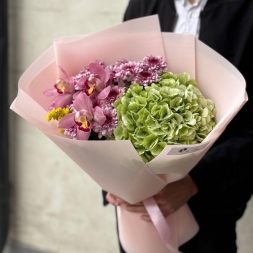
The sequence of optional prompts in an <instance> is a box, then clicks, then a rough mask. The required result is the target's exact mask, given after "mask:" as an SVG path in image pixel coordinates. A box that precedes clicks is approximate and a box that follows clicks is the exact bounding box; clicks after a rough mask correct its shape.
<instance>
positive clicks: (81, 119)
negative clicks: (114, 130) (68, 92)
mask: <svg viewBox="0 0 253 253" xmlns="http://www.w3.org/2000/svg"><path fill="white" fill-rule="evenodd" d="M73 110H74V112H72V113H70V114H67V115H65V117H63V118H62V119H61V120H60V121H59V128H63V129H69V128H72V127H76V138H77V139H78V140H88V139H89V136H90V133H91V128H92V125H93V123H94V122H96V123H98V124H99V125H102V124H103V123H104V122H105V120H106V116H105V115H104V113H103V111H102V109H101V108H100V107H98V106H96V107H95V108H93V105H92V101H91V99H90V98H89V97H88V96H87V95H86V94H85V93H79V94H78V95H77V97H76V98H75V100H74V102H73Z"/></svg>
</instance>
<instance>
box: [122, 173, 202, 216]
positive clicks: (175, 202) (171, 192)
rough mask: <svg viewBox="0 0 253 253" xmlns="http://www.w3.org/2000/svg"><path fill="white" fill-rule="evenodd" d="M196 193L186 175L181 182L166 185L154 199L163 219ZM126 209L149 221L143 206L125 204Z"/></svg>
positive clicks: (139, 204) (196, 190)
mask: <svg viewBox="0 0 253 253" xmlns="http://www.w3.org/2000/svg"><path fill="white" fill-rule="evenodd" d="M197 192H198V188H197V186H196V184H195V183H194V181H193V180H192V178H191V177H190V176H189V175H187V176H186V177H184V178H183V179H181V180H178V181H175V182H173V183H170V184H168V185H166V186H165V187H164V188H163V189H162V190H161V191H160V192H159V193H157V194H156V195H155V196H153V197H154V199H155V201H156V203H157V205H158V206H159V208H160V210H161V212H162V214H163V215H164V217H167V216H169V215H170V214H172V213H174V212H175V211H177V210H178V209H179V208H180V207H181V206H183V205H184V204H186V203H187V202H188V200H189V199H190V198H191V197H192V196H194V195H195V194H196V193H197ZM126 209H127V210H128V211H130V212H137V213H142V214H141V219H142V220H145V221H151V219H150V217H149V214H148V213H147V211H146V208H145V206H144V204H143V203H142V202H141V203H137V204H134V205H131V204H127V206H126Z"/></svg>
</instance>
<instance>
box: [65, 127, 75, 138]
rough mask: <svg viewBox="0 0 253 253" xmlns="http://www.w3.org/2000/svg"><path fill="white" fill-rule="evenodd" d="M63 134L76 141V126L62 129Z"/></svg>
mask: <svg viewBox="0 0 253 253" xmlns="http://www.w3.org/2000/svg"><path fill="white" fill-rule="evenodd" d="M64 134H65V135H68V136H70V138H71V139H76V126H73V127H70V128H68V129H64Z"/></svg>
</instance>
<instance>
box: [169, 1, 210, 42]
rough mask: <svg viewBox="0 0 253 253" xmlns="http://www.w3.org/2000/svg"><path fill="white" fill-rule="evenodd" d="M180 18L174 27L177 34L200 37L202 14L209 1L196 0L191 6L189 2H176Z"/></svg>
mask: <svg viewBox="0 0 253 253" xmlns="http://www.w3.org/2000/svg"><path fill="white" fill-rule="evenodd" d="M174 2H175V7H176V12H177V14H178V18H177V20H176V23H175V26H174V32H175V33H184V34H191V35H194V36H195V37H196V38H198V37H199V29H200V12H201V11H202V10H203V9H204V7H205V4H206V2H207V0H195V3H194V4H191V3H190V2H189V1H188V0H174Z"/></svg>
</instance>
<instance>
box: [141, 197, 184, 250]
mask: <svg viewBox="0 0 253 253" xmlns="http://www.w3.org/2000/svg"><path fill="white" fill-rule="evenodd" d="M143 204H144V205H145V207H146V209H147V212H148V214H149V216H150V218H151V220H152V222H153V224H154V226H155V228H156V229H157V231H158V234H159V236H160V237H161V239H162V241H163V243H164V244H165V246H166V247H167V248H168V249H169V250H170V251H171V253H182V252H180V251H178V250H177V249H175V248H174V247H172V246H171V245H170V244H169V242H168V241H169V238H170V235H171V230H170V227H169V225H168V223H167V221H166V219H165V218H164V216H163V214H162V212H161V210H160V208H159V207H158V205H157V203H156V201H155V199H154V198H153V197H150V198H148V199H145V200H143Z"/></svg>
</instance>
